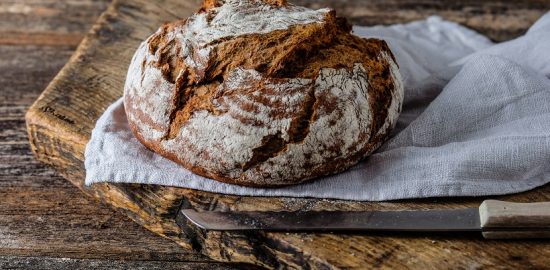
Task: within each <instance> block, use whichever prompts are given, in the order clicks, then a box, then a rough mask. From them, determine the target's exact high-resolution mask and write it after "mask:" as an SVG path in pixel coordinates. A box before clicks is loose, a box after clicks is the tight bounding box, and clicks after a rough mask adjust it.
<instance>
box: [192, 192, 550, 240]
mask: <svg viewBox="0 0 550 270" xmlns="http://www.w3.org/2000/svg"><path fill="white" fill-rule="evenodd" d="M182 213H183V215H184V216H185V217H186V218H187V219H188V220H189V221H191V223H193V224H194V225H196V226H198V227H199V228H201V229H204V230H213V231H249V230H263V231H286V232H291V231H292V232H320V231H321V232H322V231H325V232H332V231H346V232H348V231H350V232H351V231H354V232H359V231H406V232H481V233H482V234H483V236H484V237H485V238H488V239H502V238H547V237H550V202H537V203H513V202H504V201H497V200H485V201H483V203H482V204H481V205H480V206H479V208H465V209H451V210H448V209H445V210H405V211H295V212H288V211H267V212H259V211H257V212H253V211H248V212H216V211H203V212H198V211H196V210H193V209H183V210H182Z"/></svg>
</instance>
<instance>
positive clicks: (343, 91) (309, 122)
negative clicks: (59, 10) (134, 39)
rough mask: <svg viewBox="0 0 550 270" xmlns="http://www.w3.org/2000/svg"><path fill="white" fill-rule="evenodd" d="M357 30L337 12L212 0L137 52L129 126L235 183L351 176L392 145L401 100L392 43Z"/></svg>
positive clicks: (128, 97)
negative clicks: (390, 136) (378, 150)
mask: <svg viewBox="0 0 550 270" xmlns="http://www.w3.org/2000/svg"><path fill="white" fill-rule="evenodd" d="M350 31H351V27H350V25H349V24H348V23H347V21H345V19H342V18H338V17H336V15H335V12H334V11H333V10H330V9H319V10H311V9H307V8H304V7H297V6H293V5H290V4H287V3H286V1H283V0H278V1H277V0H225V1H224V0H208V1H206V2H205V3H204V5H203V7H202V8H201V10H199V11H198V12H197V13H195V14H194V15H193V16H191V17H190V18H188V19H186V20H180V21H177V22H173V23H168V24H165V25H163V26H162V27H161V28H160V29H159V30H158V31H157V32H156V33H154V34H153V35H152V36H150V37H149V38H148V39H147V40H146V41H144V42H143V43H142V44H141V45H140V46H139V48H138V49H137V51H136V54H135V55H134V58H133V59H132V63H131V64H130V67H129V70H128V75H127V78H126V85H125V96H124V103H125V109H126V112H127V115H128V121H129V123H130V126H131V127H132V130H133V131H134V134H135V135H136V137H137V138H138V139H139V140H140V141H141V142H142V143H143V144H144V145H145V146H147V147H148V148H150V149H152V150H153V151H155V152H157V153H159V154H161V155H163V156H165V157H167V158H169V159H172V160H174V161H175V162H178V163H180V164H182V165H183V166H184V167H186V168H188V169H189V170H191V171H193V172H195V173H197V174H200V175H203V176H206V177H210V178H213V179H216V180H219V181H224V182H228V183H235V184H241V185H249V186H278V185H288V184H296V183H300V182H303V181H306V180H308V179H312V178H315V177H318V176H323V175H327V174H333V173H337V172H340V171H343V170H345V169H347V168H349V167H351V166H353V165H354V164H356V163H357V162H358V161H359V160H360V159H362V158H364V157H365V156H367V155H369V154H370V153H372V152H373V151H374V150H376V148H377V147H378V146H380V144H381V143H382V142H383V141H384V140H385V139H386V138H387V136H388V134H389V131H390V130H391V128H393V126H394V125H395V122H396V120H397V117H398V115H399V112H400V110H401V103H402V99H403V85H402V82H401V77H400V75H399V71H398V67H397V65H396V63H395V60H394V59H393V56H392V54H391V51H390V50H389V48H388V47H387V45H386V43H385V42H384V41H381V40H377V39H362V38H359V37H356V36H354V35H352V34H351V33H350Z"/></svg>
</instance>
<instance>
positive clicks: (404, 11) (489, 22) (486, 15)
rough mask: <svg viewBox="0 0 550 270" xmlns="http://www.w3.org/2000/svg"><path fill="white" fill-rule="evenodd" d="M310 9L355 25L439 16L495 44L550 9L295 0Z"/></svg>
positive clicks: (412, 0)
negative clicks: (334, 14)
mask: <svg viewBox="0 0 550 270" xmlns="http://www.w3.org/2000/svg"><path fill="white" fill-rule="evenodd" d="M292 2H293V3H296V4H301V5H305V6H310V7H315V8H319V7H325V6H330V7H332V8H335V9H336V10H337V11H338V12H339V13H340V14H345V15H346V17H347V18H349V19H350V20H351V21H352V22H353V23H354V24H359V25H377V24H395V23H405V22H410V21H414V20H419V19H423V18H426V17H428V16H431V15H438V16H441V17H444V18H445V19H447V20H450V21H454V22H457V23H460V24H463V25H466V26H468V27H470V28H473V29H475V30H477V31H479V32H481V33H483V34H485V35H487V36H488V37H489V38H491V39H493V40H495V41H503V40H508V39H511V38H513V37H517V36H519V35H521V34H523V33H524V32H525V31H526V29H527V27H529V26H530V25H531V24H533V23H534V22H535V21H536V20H537V19H538V18H539V17H540V16H541V15H542V14H544V13H545V12H546V11H548V10H549V9H550V7H549V4H548V2H547V1H540V0H522V1H476V0H462V1H448V0H447V1H434V0H369V1H355V0H338V1H337V0H332V1H311V0H295V1H292Z"/></svg>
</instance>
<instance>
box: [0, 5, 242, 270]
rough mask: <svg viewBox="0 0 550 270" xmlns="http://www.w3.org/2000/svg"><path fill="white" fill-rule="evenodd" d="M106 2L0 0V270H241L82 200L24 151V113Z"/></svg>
mask: <svg viewBox="0 0 550 270" xmlns="http://www.w3.org/2000/svg"><path fill="white" fill-rule="evenodd" d="M108 4H109V1H107V0H97V1H87V0H82V1H56V0H34V1H33V0H25V1H21V0H3V1H1V2H0V74H1V75H0V269H82V268H84V269H128V268H140V269H240V268H241V267H242V266H240V265H232V264H221V263H215V262H213V261H212V260H210V259H208V258H206V257H205V256H202V255H199V254H198V253H196V252H194V251H190V250H185V249H183V248H182V247H180V246H179V245H177V244H176V243H174V242H172V241H169V240H166V239H163V238H162V237H159V236H158V235H155V234H154V233H152V232H150V231H148V230H146V229H144V228H143V227H141V226H140V225H138V224H136V223H134V222H132V221H131V220H130V219H129V218H127V217H126V216H124V215H122V214H121V213H119V212H117V211H115V210H113V209H112V208H110V207H109V206H106V205H104V204H102V203H99V202H98V201H97V200H94V199H92V198H89V197H86V196H82V192H81V191H79V190H78V189H77V188H76V187H74V186H73V185H72V184H71V183H69V182H68V181H66V180H65V179H63V178H61V177H60V176H58V174H57V173H55V172H54V171H53V170H52V169H50V168H48V167H47V166H46V165H43V164H41V163H39V162H38V161H36V159H35V157H34V156H33V155H32V153H31V150H30V148H29V143H28V137H27V132H26V130H25V120H24V115H25V111H26V110H27V109H28V107H29V106H30V105H31V104H32V103H33V102H34V101H35V100H36V98H37V97H38V95H39V94H40V93H41V92H42V90H44V88H45V87H46V85H47V84H48V82H49V81H50V80H51V79H52V78H53V77H54V76H55V74H56V73H57V72H58V71H59V70H60V69H61V67H63V65H64V64H65V63H66V62H67V60H68V59H69V57H70V56H71V54H72V53H73V52H74V50H75V48H76V46H77V45H78V43H79V42H80V40H81V39H82V37H83V36H84V34H85V33H86V32H87V31H88V29H89V28H90V26H91V25H92V23H93V22H94V21H95V20H96V19H97V17H98V16H99V14H100V13H101V12H102V11H103V10H104V9H105V8H106V7H107V6H108ZM91 217H93V218H91Z"/></svg>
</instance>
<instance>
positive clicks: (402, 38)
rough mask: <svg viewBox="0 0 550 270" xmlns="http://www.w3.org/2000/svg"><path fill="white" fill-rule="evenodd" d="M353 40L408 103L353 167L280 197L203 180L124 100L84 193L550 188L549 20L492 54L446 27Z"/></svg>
mask: <svg viewBox="0 0 550 270" xmlns="http://www.w3.org/2000/svg"><path fill="white" fill-rule="evenodd" d="M354 33H355V34H357V35H359V36H364V37H378V38H382V39H384V40H386V41H387V42H388V44H389V46H390V48H391V49H392V51H393V52H394V54H395V56H396V59H397V62H398V64H399V66H400V70H401V73H402V75H403V78H404V82H405V100H404V105H403V112H402V114H401V116H400V118H399V121H398V126H397V127H396V130H395V131H394V133H393V134H394V136H393V137H392V138H391V139H390V140H389V141H388V142H386V143H385V144H384V145H383V146H382V147H381V148H380V149H379V150H378V151H377V152H376V153H375V154H373V155H371V156H370V157H368V158H366V159H365V160H363V161H362V162H360V163H359V164H358V165H356V166H354V167H353V168H352V169H350V170H348V171H346V172H343V173H340V174H337V175H332V176H327V177H323V178H319V179H316V180H314V181H310V182H307V183H304V184H300V185H295V186H288V187H282V188H265V189H263V188H249V187H241V186H236V185H230V184H224V183H220V182H217V181H214V180H211V179H206V178H204V177H201V176H198V175H194V174H193V173H191V172H190V171H188V170H186V169H185V168H183V167H181V166H180V165H178V164H175V163H173V162H172V161H170V160H167V159H165V158H163V157H161V156H159V155H157V154H156V153H154V152H152V151H150V150H148V149H146V148H145V147H144V146H143V145H141V144H140V143H139V142H138V141H137V139H135V137H134V135H133V134H132V132H131V131H130V129H129V126H128V123H127V120H126V115H125V113H124V107H123V104H122V101H121V100H118V101H117V102H115V103H114V104H112V105H111V106H110V107H109V108H108V109H107V110H106V112H105V113H104V114H103V115H102V116H101V118H100V119H99V120H98V122H97V123H96V127H95V128H94V130H93V131H92V138H91V140H90V142H89V143H88V145H87V147H86V153H85V166H86V184H88V185H90V184H93V183H97V182H125V183H144V184H159V185H170V186H178V187H186V188H192V189H199V190H204V191H211V192H217V193H225V194H237V195H250V196H290V197H317V198H336V199H347V200H369V201H380V200H390V199H405V198H422V197H442V196H479V195H496V194H507V193H515V192H521V191H525V190H529V189H532V188H535V187H537V186H541V185H544V184H546V183H548V182H550V80H549V78H548V77H549V75H550V14H547V15H545V16H544V17H542V18H541V19H539V21H538V22H537V23H536V24H534V25H533V27H532V28H531V29H530V30H529V31H528V32H527V33H526V34H525V35H524V36H522V37H519V38H517V39H515V40H512V41H508V42H504V43H500V44H496V45H495V44H493V43H492V42H491V41H490V40H488V39H487V38H486V37H484V36H482V35H479V34H477V33H475V32H474V31H472V30H470V29H467V28H465V27H463V26H460V25H457V24H455V23H452V22H448V21H445V20H442V19H441V18H439V17H430V18H428V19H427V20H423V21H418V22H413V23H409V24H405V25H393V26H375V27H360V26H356V27H354Z"/></svg>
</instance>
